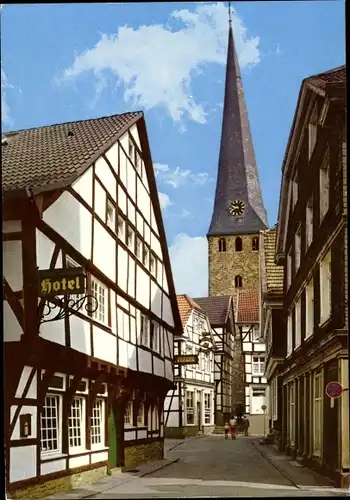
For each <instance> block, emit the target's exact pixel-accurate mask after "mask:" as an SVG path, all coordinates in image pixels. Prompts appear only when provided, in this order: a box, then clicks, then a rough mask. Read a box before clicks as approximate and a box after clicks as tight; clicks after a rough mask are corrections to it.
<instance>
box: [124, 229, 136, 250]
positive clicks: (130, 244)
mask: <svg viewBox="0 0 350 500" xmlns="http://www.w3.org/2000/svg"><path fill="white" fill-rule="evenodd" d="M130 235H131V238H130ZM130 240H131V241H130ZM126 245H127V247H128V248H129V250H131V251H132V253H135V230H134V229H133V228H132V227H131V226H130V225H129V224H128V228H127V231H126Z"/></svg>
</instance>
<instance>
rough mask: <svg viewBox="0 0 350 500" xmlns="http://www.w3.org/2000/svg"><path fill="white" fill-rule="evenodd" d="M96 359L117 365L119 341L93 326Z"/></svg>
mask: <svg viewBox="0 0 350 500" xmlns="http://www.w3.org/2000/svg"><path fill="white" fill-rule="evenodd" d="M92 336H93V342H94V357H95V358H98V359H103V360H104V361H108V362H109V363H112V364H114V365H116V364H117V339H116V337H115V336H114V335H112V334H110V333H108V332H106V331H105V330H102V329H101V328H99V327H98V326H95V325H93V327H92Z"/></svg>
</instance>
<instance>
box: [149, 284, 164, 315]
mask: <svg viewBox="0 0 350 500" xmlns="http://www.w3.org/2000/svg"><path fill="white" fill-rule="evenodd" d="M151 311H152V312H153V313H154V314H156V315H157V316H158V318H161V317H162V291H161V289H160V288H159V286H157V285H156V283H154V281H152V280H151Z"/></svg>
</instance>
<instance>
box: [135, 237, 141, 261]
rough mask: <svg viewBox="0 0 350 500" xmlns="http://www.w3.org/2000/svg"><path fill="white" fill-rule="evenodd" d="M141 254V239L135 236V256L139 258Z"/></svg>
mask: <svg viewBox="0 0 350 500" xmlns="http://www.w3.org/2000/svg"><path fill="white" fill-rule="evenodd" d="M141 256H142V240H141V238H139V237H137V238H136V257H137V258H138V259H141Z"/></svg>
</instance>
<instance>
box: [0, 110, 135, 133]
mask: <svg viewBox="0 0 350 500" xmlns="http://www.w3.org/2000/svg"><path fill="white" fill-rule="evenodd" d="M137 114H140V115H141V116H143V114H144V113H143V111H142V110H139V111H126V112H125V113H114V114H113V115H106V116H99V117H98V118H86V119H84V120H73V121H67V122H61V123H52V124H51V125H41V126H39V127H30V128H22V129H19V130H9V131H7V132H2V135H4V136H5V137H7V136H11V135H16V134H20V133H21V132H28V131H30V130H39V129H46V128H52V127H58V126H60V125H70V124H76V123H83V122H93V121H99V120H105V119H107V118H113V117H117V116H118V117H121V116H126V115H137Z"/></svg>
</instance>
